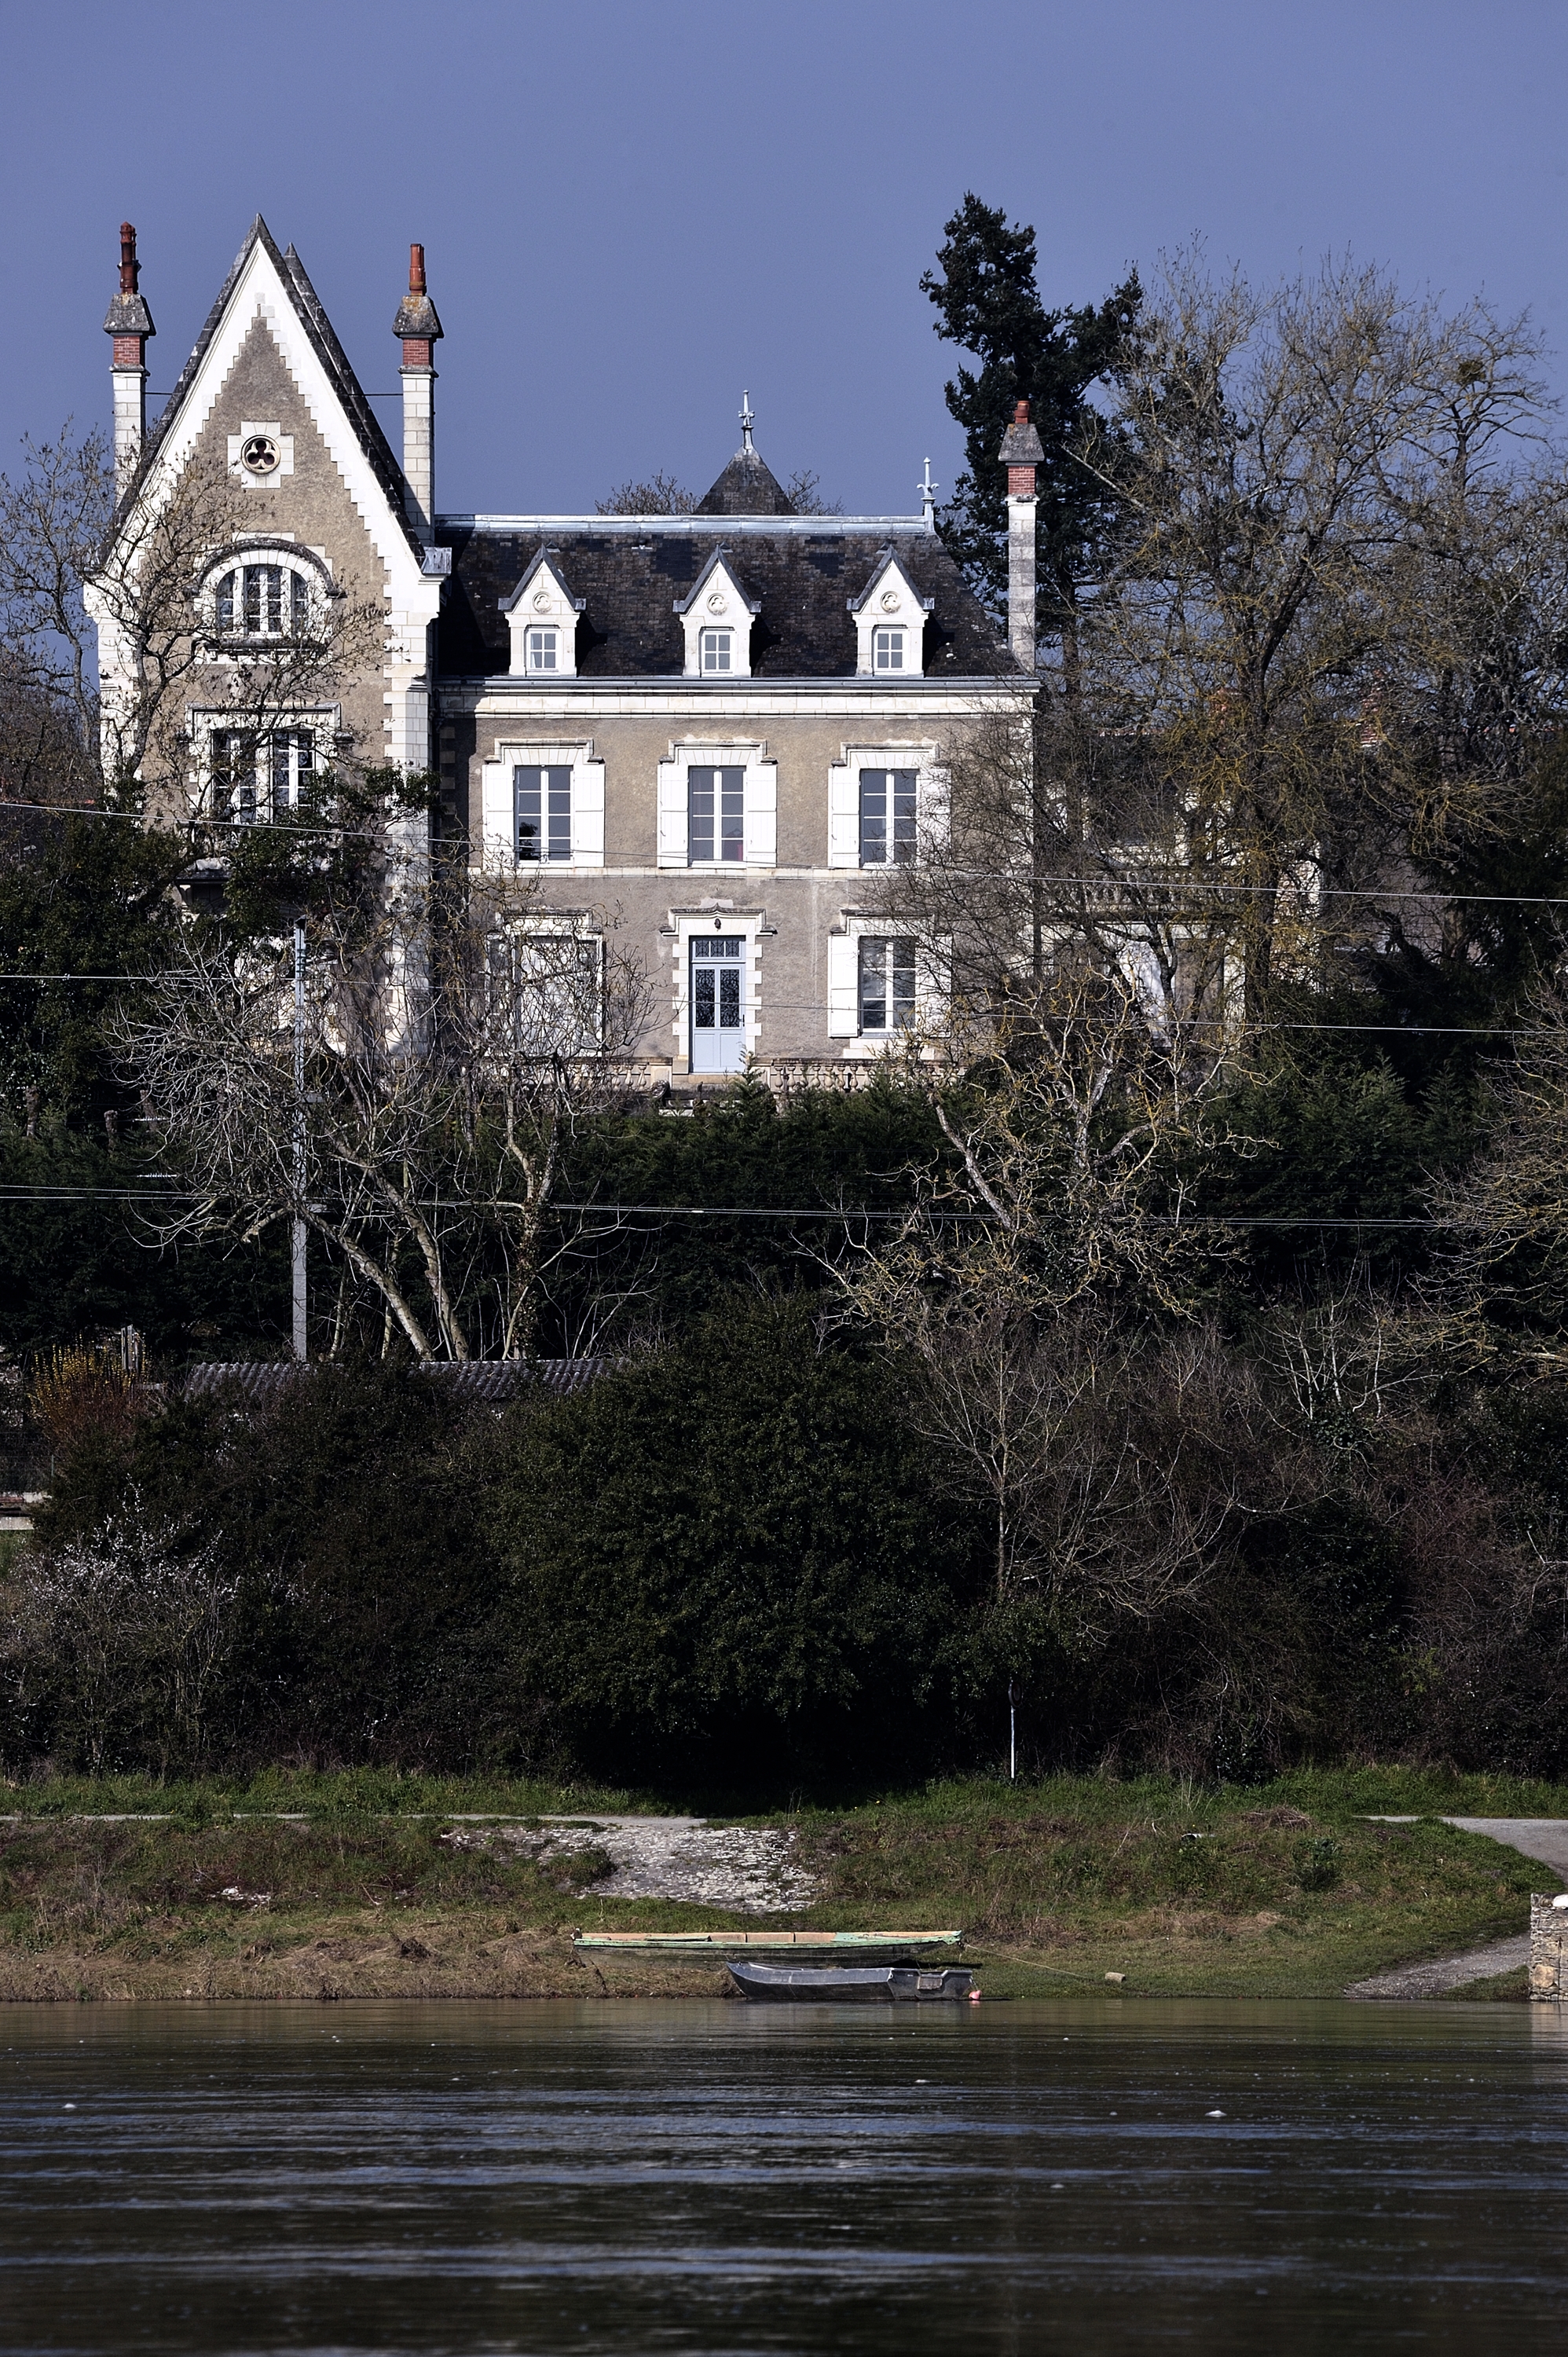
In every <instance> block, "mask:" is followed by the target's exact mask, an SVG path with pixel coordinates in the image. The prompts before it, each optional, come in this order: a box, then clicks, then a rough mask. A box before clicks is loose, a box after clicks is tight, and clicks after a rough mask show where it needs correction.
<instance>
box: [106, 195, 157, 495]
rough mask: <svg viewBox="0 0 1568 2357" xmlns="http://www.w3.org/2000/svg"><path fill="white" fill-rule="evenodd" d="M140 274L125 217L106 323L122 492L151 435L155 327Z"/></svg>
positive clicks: (132, 225)
mask: <svg viewBox="0 0 1568 2357" xmlns="http://www.w3.org/2000/svg"><path fill="white" fill-rule="evenodd" d="M141 275H142V269H141V264H140V263H138V261H137V260H136V229H135V223H134V221H122V222H121V224H120V286H119V292H118V293H117V294H116V296H115V297H114V299H113V302H112V303H111V304H110V306H109V315H108V317H107V318H106V319H105V320H104V322H103V332H104V334H105V335H107V336H112V337H113V359H112V361H111V362H110V365H111V368H112V369H113V378H112V380H111V381H112V382H113V388H114V484H115V489H116V490H119V491H122V492H123V491H124V490H125V487H126V485H127V484H128V483H129V482H130V481H131V479H132V478H133V477H134V474H135V471H136V468H137V467H138V466H139V465H140V463H141V457H142V446H143V444H144V443H145V440H146V436H147V370H146V358H147V338H148V337H149V336H151V335H154V334H156V329H155V328H154V326H153V315H152V313H151V312H150V311H149V310H148V308H147V307H146V305H145V303H144V302H143V300H142V297H141V295H140V293H139V292H138V288H139V285H140V282H141Z"/></svg>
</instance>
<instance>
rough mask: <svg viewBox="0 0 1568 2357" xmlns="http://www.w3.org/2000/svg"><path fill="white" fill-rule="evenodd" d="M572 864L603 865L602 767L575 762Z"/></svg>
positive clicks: (603, 790)
mask: <svg viewBox="0 0 1568 2357" xmlns="http://www.w3.org/2000/svg"><path fill="white" fill-rule="evenodd" d="M572 861H573V865H574V866H577V867H602V866H604V864H605V765H604V763H603V762H602V761H577V762H575V763H574V765H573V770H572Z"/></svg>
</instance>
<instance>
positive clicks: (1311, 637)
mask: <svg viewBox="0 0 1568 2357" xmlns="http://www.w3.org/2000/svg"><path fill="white" fill-rule="evenodd" d="M1118 390H1119V406H1118V413H1117V414H1116V416H1115V417H1114V419H1113V420H1112V421H1109V422H1108V425H1107V429H1106V433H1105V436H1104V439H1103V453H1102V455H1101V454H1100V453H1099V452H1097V450H1096V448H1095V447H1093V446H1092V445H1091V447H1090V448H1089V449H1088V450H1087V451H1086V453H1085V458H1086V463H1088V464H1089V465H1090V466H1091V467H1093V466H1096V465H1097V464H1098V465H1100V466H1101V467H1102V468H1103V471H1104V473H1105V477H1106V480H1107V482H1108V484H1109V483H1110V482H1112V479H1113V480H1114V485H1115V488H1116V490H1117V491H1118V493H1119V495H1120V498H1121V500H1122V513H1123V516H1124V517H1125V518H1126V520H1127V521H1126V524H1125V528H1124V531H1123V535H1122V545H1121V548H1120V551H1119V554H1118V559H1117V562H1116V565H1115V566H1114V569H1113V571H1112V575H1111V576H1110V577H1109V578H1108V579H1107V580H1106V581H1104V582H1103V583H1102V584H1101V587H1100V591H1099V594H1098V596H1097V597H1096V599H1095V601H1094V604H1093V608H1092V610H1091V613H1090V617H1089V619H1088V624H1087V629H1086V635H1085V660H1086V680H1087V682H1088V687H1087V692H1086V695H1085V698H1084V704H1083V708H1082V711H1081V714H1079V713H1077V712H1071V713H1069V712H1068V711H1067V710H1066V707H1065V705H1061V706H1058V707H1051V706H1047V709H1048V710H1049V711H1051V714H1052V718H1051V721H1050V723H1049V724H1048V726H1047V744H1046V746H1045V747H1044V748H1042V751H1043V754H1044V758H1045V759H1046V760H1047V765H1049V764H1050V763H1051V762H1052V760H1053V759H1054V760H1055V762H1056V766H1057V769H1058V772H1059V775H1060V779H1061V784H1062V794H1061V804H1062V808H1061V818H1060V832H1061V836H1062V848H1063V850H1064V852H1065V853H1067V854H1068V861H1067V862H1065V863H1064V865H1067V866H1068V870H1069V873H1071V872H1076V873H1078V874H1079V875H1088V876H1090V877H1096V876H1101V875H1102V876H1103V877H1105V879H1106V881H1107V882H1108V883H1114V885H1115V886H1116V888H1118V890H1119V891H1120V890H1122V889H1124V888H1126V887H1127V885H1128V884H1129V883H1130V882H1135V881H1136V880H1137V878H1138V877H1139V875H1140V873H1142V874H1143V875H1144V876H1145V877H1148V878H1149V880H1154V881H1157V882H1158V883H1159V884H1161V885H1162V886H1164V887H1165V888H1183V889H1185V891H1186V892H1187V896H1188V897H1189V898H1191V897H1193V896H1194V895H1195V893H1196V892H1197V890H1199V889H1207V890H1208V891H1209V892H1210V893H1212V894H1213V895H1214V896H1215V897H1216V898H1217V899H1224V900H1225V901H1226V902H1227V903H1228V904H1229V912H1230V913H1229V923H1228V930H1229V931H1230V937H1231V940H1232V942H1233V943H1234V944H1235V948H1236V951H1237V952H1238V953H1239V955H1240V959H1241V962H1242V964H1243V967H1244V972H1245V977H1246V987H1247V991H1248V994H1249V998H1250V1001H1251V1004H1252V1005H1253V1006H1256V1005H1258V1004H1259V1003H1260V1002H1261V999H1262V996H1263V995H1264V994H1265V993H1266V991H1267V987H1268V985H1269V981H1270V979H1271V975H1272V974H1273V971H1274V968H1275V965H1276V963H1277V962H1278V961H1279V960H1280V959H1281V958H1282V957H1283V962H1284V963H1285V964H1286V966H1287V967H1290V966H1297V967H1299V960H1300V945H1301V943H1302V942H1306V943H1307V944H1308V945H1309V946H1310V947H1312V948H1316V947H1317V946H1318V945H1320V944H1321V943H1322V942H1323V941H1324V939H1325V938H1326V934H1327V933H1328V931H1329V930H1330V928H1329V926H1328V924H1327V921H1326V912H1325V909H1324V908H1323V906H1322V903H1321V897H1320V896H1321V890H1322V887H1323V886H1324V885H1325V884H1326V883H1334V882H1339V883H1344V882H1349V883H1351V884H1355V885H1358V886H1362V885H1367V884H1369V883H1370V882H1373V881H1375V880H1377V879H1378V878H1379V877H1382V878H1384V880H1386V877H1387V872H1388V863H1389V860H1390V858H1391V856H1393V857H1397V856H1399V855H1400V854H1401V853H1402V851H1403V850H1404V849H1405V848H1407V847H1409V846H1410V845H1412V844H1413V843H1418V842H1421V841H1423V840H1431V839H1433V838H1434V837H1435V836H1437V835H1440V834H1441V833H1442V832H1443V830H1444V828H1445V827H1447V826H1448V825H1450V824H1451V823H1453V822H1454V820H1455V818H1456V817H1458V816H1460V815H1463V816H1464V817H1465V819H1466V822H1467V823H1470V824H1472V825H1473V824H1474V823H1476V822H1477V818H1482V819H1485V818H1487V817H1488V816H1489V817H1490V819H1491V821H1492V823H1502V821H1503V820H1504V819H1505V818H1506V816H1507V814H1508V813H1509V810H1510V809H1511V807H1512V796H1511V793H1510V791H1509V788H1510V785H1511V783H1512V780H1511V778H1510V775H1509V759H1508V758H1507V757H1506V756H1505V755H1504V754H1503V748H1502V745H1501V742H1500V738H1499V737H1498V732H1497V731H1496V729H1495V728H1493V727H1490V726H1487V725H1484V713H1483V707H1484V708H1485V714H1490V713H1491V712H1493V711H1494V710H1495V707H1496V705H1497V702H1498V665H1499V661H1500V659H1502V658H1504V657H1505V656H1506V658H1507V661H1506V662H1504V666H1503V667H1504V668H1505V669H1509V668H1510V667H1511V671H1512V674H1513V676H1512V682H1511V691H1510V692H1511V693H1512V694H1513V697H1514V705H1515V713H1514V716H1515V719H1516V721H1517V718H1518V717H1519V716H1520V712H1521V709H1522V707H1524V706H1528V707H1529V709H1530V711H1531V712H1532V713H1534V714H1535V715H1537V716H1539V714H1540V713H1541V711H1542V709H1543V708H1544V707H1545V706H1546V705H1549V704H1550V703H1551V702H1552V700H1553V698H1554V697H1555V694H1556V693H1557V688H1558V685H1559V683H1560V673H1561V664H1562V651H1561V648H1562V638H1561V630H1560V628H1559V627H1557V624H1556V616H1557V613H1558V611H1559V609H1560V608H1561V604H1562V594H1563V593H1562V588H1561V581H1562V577H1563V568H1562V560H1561V556H1560V554H1556V553H1555V550H1556V544H1558V543H1560V542H1561V538H1562V523H1561V518H1562V513H1563V495H1562V491H1561V490H1560V489H1559V488H1558V487H1557V485H1556V483H1555V481H1554V480H1552V481H1550V482H1549V481H1548V479H1546V478H1545V477H1544V476H1543V475H1542V473H1541V468H1532V469H1526V468H1524V467H1523V465H1522V457H1523V454H1524V452H1525V451H1526V450H1527V449H1539V450H1544V447H1545V443H1544V435H1545V421H1546V416H1547V413H1548V410H1549V407H1550V404H1549V403H1548V401H1547V397H1546V393H1545V390H1544V386H1543V382H1542V379H1541V351H1540V344H1539V339H1538V338H1537V337H1536V336H1535V334H1534V332H1533V330H1532V329H1531V328H1530V324H1529V322H1528V320H1527V319H1524V318H1519V319H1511V320H1505V319H1498V317H1495V316H1494V315H1493V314H1492V313H1491V312H1490V311H1488V310H1487V308H1486V307H1485V306H1483V305H1481V304H1478V303H1477V304H1472V305H1470V306H1469V307H1466V308H1465V309H1463V310H1461V311H1459V312H1457V313H1455V314H1454V315H1452V316H1444V315H1443V314H1442V313H1441V312H1439V310H1438V309H1437V308H1436V307H1435V306H1434V305H1432V304H1429V303H1426V304H1412V303H1411V302H1408V301H1407V300H1405V299H1404V298H1403V297H1402V296H1401V295H1400V294H1399V291H1398V290H1397V288H1396V287H1394V286H1393V285H1391V283H1390V282H1388V281H1386V280H1383V279H1381V278H1380V277H1379V276H1378V275H1377V274H1375V273H1373V272H1370V271H1361V270H1358V269H1355V268H1353V267H1352V266H1351V265H1349V264H1330V265H1328V266H1326V268H1325V269H1324V270H1322V271H1321V272H1320V273H1318V274H1316V276H1314V277H1303V278H1300V279H1298V280H1296V281H1294V282H1293V283H1291V284H1288V285H1283V286H1282V287H1280V288H1278V289H1276V290H1274V291H1273V293H1271V294H1268V295H1260V294H1259V293H1257V292H1255V291H1254V290H1253V289H1252V288H1251V287H1250V286H1248V285H1247V284H1246V283H1245V282H1244V281H1243V280H1242V279H1241V278H1240V276H1239V275H1238V276H1232V277H1231V278H1230V279H1229V280H1227V281H1223V282H1221V283H1219V284H1216V283H1215V282H1214V281H1212V280H1211V279H1210V278H1209V277H1208V275H1207V274H1206V273H1205V272H1204V270H1203V269H1202V267H1201V264H1200V263H1199V261H1198V260H1197V257H1195V256H1193V255H1190V254H1188V255H1185V256H1178V257H1177V258H1176V261H1175V262H1174V263H1173V264H1170V265H1169V266H1168V268H1167V270H1166V273H1165V279H1164V282H1163V284H1162V285H1159V286H1157V287H1156V288H1155V290H1154V292H1153V294H1152V296H1151V298H1150V300H1149V302H1148V304H1147V306H1146V307H1145V309H1144V313H1143V314H1142V316H1141V318H1140V322H1139V326H1138V328H1137V330H1136V332H1135V334H1134V335H1133V338H1132V339H1131V340H1130V343H1129V347H1128V350H1127V352H1126V354H1125V356H1124V359H1123V363H1122V369H1121V371H1120V373H1119V378H1118ZM1548 544H1552V549H1553V554H1552V561H1551V563H1550V565H1547V566H1546V567H1545V569H1544V574H1543V571H1542V566H1541V557H1542V555H1543V554H1544V552H1545V550H1546V548H1547V546H1548ZM1542 599H1544V603H1545V606H1546V608H1548V609H1549V611H1548V612H1547V613H1546V614H1545V615H1544V616H1542V617H1541V619H1542V621H1543V622H1544V623H1545V627H1540V626H1538V625H1537V623H1536V622H1535V621H1533V620H1532V619H1530V616H1529V615H1527V613H1526V612H1525V610H1524V608H1525V607H1528V606H1533V607H1534V608H1537V609H1539V608H1540V607H1541V601H1542ZM1521 601H1522V603H1521ZM1505 642H1506V643H1505ZM1462 716H1474V719H1475V720H1476V721H1477V722H1483V725H1481V726H1478V727H1477V726H1472V725H1471V722H1470V719H1469V718H1467V717H1462ZM1052 729H1054V731H1055V737H1056V741H1055V743H1054V744H1053V743H1052V742H1051V741H1050V732H1051V730H1052ZM1516 743H1517V740H1516ZM1499 757H1501V758H1499Z"/></svg>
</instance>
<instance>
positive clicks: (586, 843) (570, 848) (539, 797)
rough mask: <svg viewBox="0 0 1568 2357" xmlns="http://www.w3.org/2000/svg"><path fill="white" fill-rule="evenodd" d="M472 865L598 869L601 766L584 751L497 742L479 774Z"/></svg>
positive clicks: (601, 857)
mask: <svg viewBox="0 0 1568 2357" xmlns="http://www.w3.org/2000/svg"><path fill="white" fill-rule="evenodd" d="M479 803H480V812H479V837H480V845H481V853H480V859H479V861H478V863H477V864H479V865H483V866H490V867H517V866H533V865H534V864H535V863H538V864H539V865H541V866H554V867H566V866H570V867H575V868H580V867H602V866H604V864H605V765H604V763H603V761H601V760H597V759H596V758H595V755H594V747H593V742H592V739H590V740H589V741H588V742H587V743H585V744H577V745H571V744H566V745H563V744H561V743H560V742H559V741H554V742H552V743H550V744H545V745H540V744H526V743H524V744H519V743H518V742H517V741H516V739H515V738H514V739H512V740H511V741H510V742H508V741H507V740H506V739H504V738H503V739H502V740H501V741H500V742H499V744H497V746H496V747H495V750H494V753H493V755H492V756H491V758H490V759H488V760H486V761H483V762H481V763H480V766H479Z"/></svg>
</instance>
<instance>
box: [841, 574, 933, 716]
mask: <svg viewBox="0 0 1568 2357" xmlns="http://www.w3.org/2000/svg"><path fill="white" fill-rule="evenodd" d="M847 603H848V608H849V612H850V616H851V618H852V619H853V620H854V641H855V676H856V678H857V679H862V680H865V679H874V680H876V681H878V682H880V683H882V684H883V685H885V686H888V687H893V686H897V685H900V684H904V683H908V681H910V680H913V679H923V678H924V677H925V671H926V666H925V637H926V617H927V615H928V614H929V613H930V611H931V610H932V608H933V607H934V606H935V604H936V599H935V598H934V597H921V595H920V593H919V591H918V589H917V588H916V587H915V585H914V583H913V582H912V581H911V580H910V578H909V576H908V573H906V571H905V570H904V566H903V565H902V563H901V562H900V560H899V557H898V554H897V551H896V550H895V549H892V548H886V549H884V550H883V552H882V555H881V558H880V560H879V562H878V564H877V567H876V570H875V573H874V574H873V575H872V576H871V579H870V580H869V581H868V582H867V584H866V586H865V588H864V589H863V590H862V591H861V594H860V596H859V597H851V598H850V599H849V600H848V601H847ZM878 630H902V631H903V633H904V661H903V663H902V665H901V667H900V668H899V669H898V670H897V671H878V670H877V668H876V633H877V631H878Z"/></svg>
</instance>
